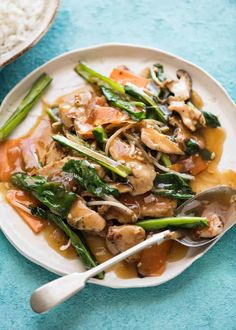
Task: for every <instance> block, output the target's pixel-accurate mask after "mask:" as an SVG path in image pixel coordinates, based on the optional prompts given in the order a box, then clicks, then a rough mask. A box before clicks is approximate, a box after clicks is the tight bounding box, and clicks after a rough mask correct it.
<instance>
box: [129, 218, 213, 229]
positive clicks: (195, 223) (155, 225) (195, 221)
mask: <svg viewBox="0 0 236 330" xmlns="http://www.w3.org/2000/svg"><path fill="white" fill-rule="evenodd" d="M135 225H137V226H140V227H142V228H143V229H144V230H147V231H152V230H159V229H163V228H168V227H171V228H172V227H174V228H188V229H189V228H196V227H206V226H207V225H208V220H207V218H203V217H170V218H161V219H147V220H141V221H138V222H136V224H135Z"/></svg>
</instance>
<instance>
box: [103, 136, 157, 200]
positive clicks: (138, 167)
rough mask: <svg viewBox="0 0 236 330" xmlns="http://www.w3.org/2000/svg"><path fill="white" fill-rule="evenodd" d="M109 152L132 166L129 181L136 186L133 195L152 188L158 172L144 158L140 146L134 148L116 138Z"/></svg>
mask: <svg viewBox="0 0 236 330" xmlns="http://www.w3.org/2000/svg"><path fill="white" fill-rule="evenodd" d="M109 152H110V154H111V156H112V158H113V159H115V160H119V161H121V162H124V163H125V164H126V165H128V166H129V167H130V168H131V170H132V174H131V175H130V176H129V182H130V183H131V184H132V186H133V188H134V190H133V192H132V195H141V194H144V193H145V192H147V191H149V190H151V188H152V186H153V180H154V179H155V177H156V172H155V169H154V166H153V165H152V164H150V163H147V161H146V160H144V158H142V153H141V151H140V150H139V149H138V148H133V150H132V147H131V146H130V145H129V144H127V143H126V142H124V141H122V140H121V139H120V138H116V139H115V140H114V141H113V142H112V143H111V146H110V148H109Z"/></svg>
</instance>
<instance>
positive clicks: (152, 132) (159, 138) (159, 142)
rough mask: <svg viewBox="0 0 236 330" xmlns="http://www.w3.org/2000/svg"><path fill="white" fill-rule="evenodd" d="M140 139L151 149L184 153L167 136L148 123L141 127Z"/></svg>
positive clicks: (178, 153)
mask: <svg viewBox="0 0 236 330" xmlns="http://www.w3.org/2000/svg"><path fill="white" fill-rule="evenodd" d="M141 140H142V142H143V143H144V144H145V145H146V146H147V147H148V148H150V149H152V150H158V151H161V152H164V153H166V154H176V155H183V154H184V152H183V151H182V150H181V149H180V147H179V146H178V144H177V143H175V142H173V141H171V139H170V137H169V136H167V135H165V134H162V133H160V132H158V131H157V130H156V129H155V128H153V127H151V126H148V125H145V127H143V128H142V129H141Z"/></svg>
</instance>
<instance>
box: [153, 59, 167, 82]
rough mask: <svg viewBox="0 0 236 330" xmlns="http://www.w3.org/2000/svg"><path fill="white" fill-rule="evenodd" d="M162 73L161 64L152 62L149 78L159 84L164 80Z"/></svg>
mask: <svg viewBox="0 0 236 330" xmlns="http://www.w3.org/2000/svg"><path fill="white" fill-rule="evenodd" d="M163 73H164V69H163V65H161V64H159V63H157V64H154V65H153V67H152V68H151V69H150V75H151V78H152V80H154V81H155V82H156V83H157V84H158V85H161V84H162V82H163V81H164V80H165V77H164V75H163Z"/></svg>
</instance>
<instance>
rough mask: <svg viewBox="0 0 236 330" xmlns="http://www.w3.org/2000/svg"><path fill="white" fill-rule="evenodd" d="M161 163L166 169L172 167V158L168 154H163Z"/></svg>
mask: <svg viewBox="0 0 236 330" xmlns="http://www.w3.org/2000/svg"><path fill="white" fill-rule="evenodd" d="M161 161H162V163H163V164H164V165H165V166H166V167H170V166H171V161H170V157H169V156H168V155H166V154H162V155H161Z"/></svg>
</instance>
